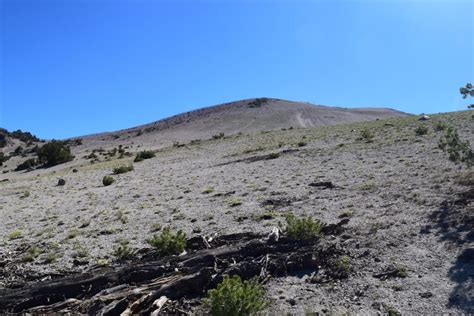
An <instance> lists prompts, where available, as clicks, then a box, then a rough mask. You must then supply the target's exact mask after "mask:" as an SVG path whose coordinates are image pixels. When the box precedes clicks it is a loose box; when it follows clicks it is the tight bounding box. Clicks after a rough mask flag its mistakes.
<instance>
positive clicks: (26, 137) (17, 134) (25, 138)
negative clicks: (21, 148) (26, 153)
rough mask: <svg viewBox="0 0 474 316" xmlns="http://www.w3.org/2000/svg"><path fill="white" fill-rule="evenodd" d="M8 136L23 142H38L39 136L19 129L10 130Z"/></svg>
mask: <svg viewBox="0 0 474 316" xmlns="http://www.w3.org/2000/svg"><path fill="white" fill-rule="evenodd" d="M9 134H10V137H12V138H16V139H19V140H21V141H22V142H24V143H28V142H39V141H40V140H39V138H38V137H36V136H35V135H33V134H31V133H30V132H23V131H22V130H21V129H19V130H16V131H13V132H10V133H9Z"/></svg>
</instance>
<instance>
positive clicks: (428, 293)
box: [420, 291, 433, 298]
mask: <svg viewBox="0 0 474 316" xmlns="http://www.w3.org/2000/svg"><path fill="white" fill-rule="evenodd" d="M420 296H421V297H422V298H430V297H432V296H433V293H431V292H429V291H428V292H423V293H420Z"/></svg>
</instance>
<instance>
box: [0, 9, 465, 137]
mask: <svg viewBox="0 0 474 316" xmlns="http://www.w3.org/2000/svg"><path fill="white" fill-rule="evenodd" d="M0 5H1V8H0V10H1V11H0V12H1V13H0V27H1V29H0V36H1V55H0V59H1V60H0V61H1V63H0V75H1V77H0V126H2V127H5V128H7V129H9V130H13V129H23V130H27V131H31V132H33V133H35V134H37V135H38V136H39V137H42V138H65V137H70V136H78V135H83V134H89V133H94V132H101V131H112V130H117V129H121V128H127V127H132V126H135V125H138V124H143V123H148V122H151V121H154V120H157V119H160V118H164V117H167V116H170V115H173V114H177V113H180V112H183V111H188V110H191V109H195V108H200V107H203V106H209V105H213V104H218V103H222V102H227V101H233V100H237V99H243V98H251V97H260V96H267V97H275V98H282V99H288V100H297V101H309V102H312V103H316V104H323V105H337V106H344V107H357V106H384V107H392V108H396V109H399V110H402V111H406V112H411V113H421V112H427V113H433V112H446V111H453V110H459V109H463V108H466V107H465V104H467V102H466V100H462V99H461V96H460V94H459V87H460V86H462V85H464V84H465V83H467V82H469V81H471V82H472V81H474V80H473V79H474V61H473V58H474V1H471V0H466V1H461V0H445V1H436V0H425V1H416V0H413V1H408V0H392V1H388V0H385V1H384V0H360V1H356V0H353V1H342V0H341V1H338V0H327V1H322V0H321V1H317V0H314V1H298V0H286V1H281V0H280V1H277V0H275V1H270V0H267V1H263V0H262V1H259V0H252V1H251V0H233V1H231V0H213V1H199V0H195V1H191V0H189V1H184V0H173V1H171V0H170V1H164V0H163V1H160V0H149V1H145V0H129V1H123V0H117V1H107V0H84V1H79V0H55V1H53V0H0ZM473 83H474V82H473Z"/></svg>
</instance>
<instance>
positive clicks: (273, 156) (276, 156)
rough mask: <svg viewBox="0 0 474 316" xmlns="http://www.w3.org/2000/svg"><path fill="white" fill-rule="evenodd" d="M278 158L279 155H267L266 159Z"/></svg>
mask: <svg viewBox="0 0 474 316" xmlns="http://www.w3.org/2000/svg"><path fill="white" fill-rule="evenodd" d="M278 157H280V153H270V154H269V155H268V159H277V158H278Z"/></svg>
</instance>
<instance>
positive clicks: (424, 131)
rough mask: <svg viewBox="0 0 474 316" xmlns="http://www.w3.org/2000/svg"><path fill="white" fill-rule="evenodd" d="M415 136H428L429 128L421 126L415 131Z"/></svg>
mask: <svg viewBox="0 0 474 316" xmlns="http://www.w3.org/2000/svg"><path fill="white" fill-rule="evenodd" d="M415 134H416V135H418V136H421V135H426V134H428V127H427V126H425V125H420V126H418V127H417V128H416V129H415Z"/></svg>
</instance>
